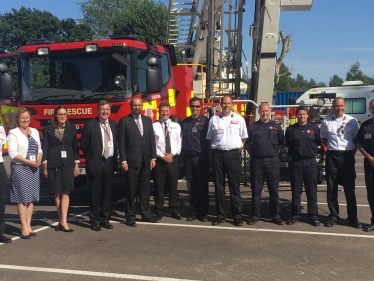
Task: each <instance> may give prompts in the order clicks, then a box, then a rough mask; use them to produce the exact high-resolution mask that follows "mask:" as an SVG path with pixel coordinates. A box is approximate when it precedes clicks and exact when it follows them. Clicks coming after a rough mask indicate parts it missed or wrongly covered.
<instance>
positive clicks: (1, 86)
mask: <svg viewBox="0 0 374 281" xmlns="http://www.w3.org/2000/svg"><path fill="white" fill-rule="evenodd" d="M11 96H12V78H11V76H10V75H9V74H8V66H7V65H6V64H5V63H4V62H2V61H0V98H10V97H11Z"/></svg>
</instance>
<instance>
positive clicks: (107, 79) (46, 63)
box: [21, 53, 133, 103]
mask: <svg viewBox="0 0 374 281" xmlns="http://www.w3.org/2000/svg"><path fill="white" fill-rule="evenodd" d="M116 55H118V54H117V53H116ZM119 55H121V56H124V58H126V59H127V60H125V61H128V62H130V55H129V54H119ZM21 66H22V97H21V100H22V101H23V102H29V103H33V102H38V103H39V102H41V101H43V102H46V103H49V102H53V101H55V100H63V101H64V102H77V101H79V100H81V101H83V100H87V99H96V98H97V99H102V98H105V97H106V96H111V99H112V100H124V99H128V98H130V97H131V96H132V94H133V91H132V86H131V68H130V64H128V65H127V64H124V63H123V62H122V63H121V62H120V61H119V60H118V59H117V60H116V59H114V58H113V53H95V54H92V53H87V54H82V53H80V54H76V55H74V54H73V55H67V54H62V53H60V54H59V55H51V56H34V55H32V56H31V55H30V56H23V59H22V62H21Z"/></svg>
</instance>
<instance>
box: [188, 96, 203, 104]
mask: <svg viewBox="0 0 374 281" xmlns="http://www.w3.org/2000/svg"><path fill="white" fill-rule="evenodd" d="M194 101H198V102H199V103H200V105H201V104H202V100H201V99H200V98H198V97H193V98H191V99H190V105H191V104H192V103H193V102H194Z"/></svg>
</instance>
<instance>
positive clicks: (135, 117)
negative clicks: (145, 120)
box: [131, 113, 141, 119]
mask: <svg viewBox="0 0 374 281" xmlns="http://www.w3.org/2000/svg"><path fill="white" fill-rule="evenodd" d="M131 115H132V117H134V119H138V118H139V119H141V116H140V115H138V116H136V115H135V114H134V113H131Z"/></svg>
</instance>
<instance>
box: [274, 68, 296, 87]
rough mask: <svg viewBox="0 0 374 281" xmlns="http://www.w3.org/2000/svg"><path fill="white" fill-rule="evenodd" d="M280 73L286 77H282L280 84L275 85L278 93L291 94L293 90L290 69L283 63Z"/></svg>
mask: <svg viewBox="0 0 374 281" xmlns="http://www.w3.org/2000/svg"><path fill="white" fill-rule="evenodd" d="M279 73H285V75H280V77H279V81H278V83H276V84H275V85H274V88H275V91H276V92H289V91H290V89H291V80H292V79H291V78H290V76H289V74H291V72H290V70H289V69H288V67H287V66H286V65H285V64H284V63H283V62H282V63H281V65H280V69H279Z"/></svg>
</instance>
